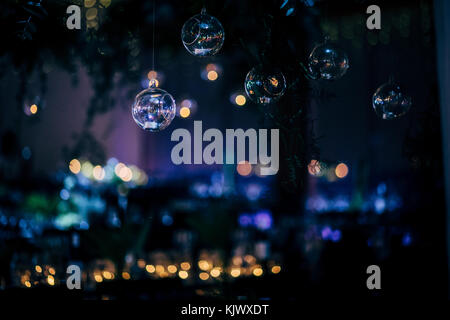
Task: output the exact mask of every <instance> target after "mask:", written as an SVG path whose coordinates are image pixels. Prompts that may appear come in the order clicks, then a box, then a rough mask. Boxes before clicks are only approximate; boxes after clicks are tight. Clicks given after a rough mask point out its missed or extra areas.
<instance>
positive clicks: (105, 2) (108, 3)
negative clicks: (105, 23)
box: [100, 0, 111, 8]
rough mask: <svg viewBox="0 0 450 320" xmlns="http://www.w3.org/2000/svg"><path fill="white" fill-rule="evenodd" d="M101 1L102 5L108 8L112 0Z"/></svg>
mask: <svg viewBox="0 0 450 320" xmlns="http://www.w3.org/2000/svg"><path fill="white" fill-rule="evenodd" d="M100 3H101V4H102V6H104V7H105V8H108V7H109V5H110V4H111V0H100Z"/></svg>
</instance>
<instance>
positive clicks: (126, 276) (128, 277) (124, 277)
mask: <svg viewBox="0 0 450 320" xmlns="http://www.w3.org/2000/svg"><path fill="white" fill-rule="evenodd" d="M122 278H123V279H125V280H130V279H131V276H130V274H129V273H128V272H122Z"/></svg>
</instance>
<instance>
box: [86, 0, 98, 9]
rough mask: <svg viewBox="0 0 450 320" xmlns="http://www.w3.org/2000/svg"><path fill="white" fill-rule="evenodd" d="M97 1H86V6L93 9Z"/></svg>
mask: <svg viewBox="0 0 450 320" xmlns="http://www.w3.org/2000/svg"><path fill="white" fill-rule="evenodd" d="M95 2H96V0H84V6H85V7H86V8H91V7H93V6H94V4H95Z"/></svg>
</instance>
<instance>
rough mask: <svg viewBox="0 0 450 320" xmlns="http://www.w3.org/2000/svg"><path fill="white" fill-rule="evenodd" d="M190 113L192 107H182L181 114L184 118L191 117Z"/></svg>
mask: <svg viewBox="0 0 450 320" xmlns="http://www.w3.org/2000/svg"><path fill="white" fill-rule="evenodd" d="M190 114H191V109H189V108H187V107H181V109H180V116H181V117H182V118H187V117H189V115H190Z"/></svg>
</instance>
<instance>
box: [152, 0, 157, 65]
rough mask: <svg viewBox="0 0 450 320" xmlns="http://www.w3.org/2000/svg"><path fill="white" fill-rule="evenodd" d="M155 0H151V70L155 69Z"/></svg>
mask: <svg viewBox="0 0 450 320" xmlns="http://www.w3.org/2000/svg"><path fill="white" fill-rule="evenodd" d="M155 6H156V4H155V0H153V45H152V50H153V53H152V70H153V71H155V25H156V23H155V20H156V15H155Z"/></svg>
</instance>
